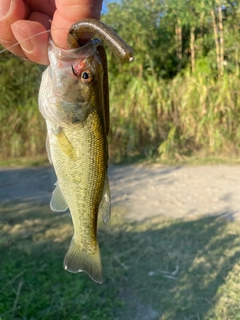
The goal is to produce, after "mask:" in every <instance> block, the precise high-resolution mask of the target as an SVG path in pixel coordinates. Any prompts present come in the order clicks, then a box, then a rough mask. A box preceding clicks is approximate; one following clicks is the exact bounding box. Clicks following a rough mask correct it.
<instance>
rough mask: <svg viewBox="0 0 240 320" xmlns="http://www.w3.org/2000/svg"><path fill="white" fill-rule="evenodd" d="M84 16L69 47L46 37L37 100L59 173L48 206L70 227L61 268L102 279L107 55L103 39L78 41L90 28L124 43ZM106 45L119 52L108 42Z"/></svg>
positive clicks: (106, 212)
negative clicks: (100, 226) (45, 56)
mask: <svg viewBox="0 0 240 320" xmlns="http://www.w3.org/2000/svg"><path fill="white" fill-rule="evenodd" d="M86 20H87V21H86ZM86 20H82V21H80V22H77V23H76V24H74V25H73V26H72V28H70V30H69V33H68V43H69V47H70V49H69V50H64V49H61V48H58V47H56V46H55V45H54V43H53V42H52V41H51V40H50V42H49V48H48V54H49V61H50V65H49V67H48V68H47V69H46V70H45V71H44V73H43V75H42V81H41V85H40V89H39V99H38V102H39V110H40V112H41V114H42V116H43V117H44V118H45V121H46V126H47V142H46V149H47V154H48V158H49V161H50V163H52V164H53V167H54V169H55V172H56V176H57V182H56V187H55V190H54V191H53V194H52V198H51V201H50V207H51V209H52V210H53V211H57V212H64V211H66V210H67V209H68V208H69V210H70V213H71V217H72V221H73V227H74V235H73V237H72V240H71V243H70V246H69V249H68V251H67V253H66V256H65V258H64V269H65V270H67V271H69V272H72V273H77V272H85V273H87V274H88V275H89V277H90V278H91V279H92V280H94V281H95V282H97V283H102V281H103V276H102V263H101V256H100V249H99V244H98V240H97V222H98V215H99V214H100V215H101V216H102V220H103V222H104V224H107V223H108V221H109V219H110V216H111V200H110V198H111V197H110V189H109V181H108V174H107V172H108V142H107V135H108V131H109V95H108V71H107V57H106V51H105V48H104V46H103V43H102V41H101V39H92V40H91V41H89V42H88V43H87V44H85V45H83V46H79V42H80V39H81V33H82V32H86V31H87V32H88V31H92V32H94V33H95V34H96V35H98V36H99V37H100V38H103V39H105V36H106V35H105V33H107V30H108V29H109V30H110V31H109V33H110V35H111V37H113V38H115V39H116V43H118V45H119V44H120V46H121V47H122V46H123V44H124V41H123V40H122V39H121V38H120V37H118V35H116V34H115V33H114V32H113V33H112V30H111V29H110V28H109V27H108V26H106V25H104V24H103V23H101V22H99V21H95V20H93V19H86ZM89 20H91V21H90V24H91V26H90V28H89ZM86 22H88V24H87V28H86ZM84 23H85V24H84ZM99 23H100V29H101V31H96V30H95V29H94V27H93V26H96V25H97V26H98V27H99ZM106 27H107V29H106ZM86 29H87V30H86ZM73 35H74V38H73V37H72V36H73ZM108 45H109V44H108ZM124 45H125V44H124ZM109 46H110V47H111V46H112V47H113V49H114V50H115V51H118V49H116V46H114V45H112V44H111V43H110V45H109ZM127 48H128V46H127V45H126V46H125V47H124V50H125V51H127ZM129 48H130V47H129ZM130 50H131V49H129V51H130ZM129 60H130V58H129Z"/></svg>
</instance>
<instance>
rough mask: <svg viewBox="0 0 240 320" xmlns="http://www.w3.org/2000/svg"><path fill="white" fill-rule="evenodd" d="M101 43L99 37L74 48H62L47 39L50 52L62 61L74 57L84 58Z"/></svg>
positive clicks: (93, 52)
mask: <svg viewBox="0 0 240 320" xmlns="http://www.w3.org/2000/svg"><path fill="white" fill-rule="evenodd" d="M99 43H101V40H100V39H92V40H91V41H89V42H88V43H86V44H85V45H83V46H81V47H79V48H76V49H62V48H59V47H56V45H55V44H54V42H53V41H52V40H49V45H50V46H51V47H52V52H53V53H54V55H55V57H56V58H57V59H59V60H62V61H71V60H74V59H79V58H81V56H82V58H83V59H86V58H88V57H89V56H91V55H93V54H95V53H96V50H97V49H96V47H97V46H98V45H99Z"/></svg>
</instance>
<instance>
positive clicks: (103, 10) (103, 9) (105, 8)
mask: <svg viewBox="0 0 240 320" xmlns="http://www.w3.org/2000/svg"><path fill="white" fill-rule="evenodd" d="M108 2H117V1H114V0H103V5H102V13H107V3H108Z"/></svg>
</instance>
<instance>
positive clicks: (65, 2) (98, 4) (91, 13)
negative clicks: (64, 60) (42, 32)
mask: <svg viewBox="0 0 240 320" xmlns="http://www.w3.org/2000/svg"><path fill="white" fill-rule="evenodd" d="M56 8H57V10H56V11H55V13H54V16H53V20H52V26H51V34H52V39H53V42H54V43H55V45H56V46H57V47H60V48H64V49H67V48H68V45H67V34H68V30H69V29H70V27H71V25H72V24H73V23H75V22H77V21H79V20H82V19H86V18H91V19H98V20H99V19H100V15H101V10H102V0H56Z"/></svg>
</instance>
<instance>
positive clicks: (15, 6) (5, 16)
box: [0, 0, 103, 64]
mask: <svg viewBox="0 0 240 320" xmlns="http://www.w3.org/2000/svg"><path fill="white" fill-rule="evenodd" d="M102 1H103V0H0V43H1V44H2V45H3V46H4V47H5V48H7V49H8V50H9V51H11V52H12V53H14V54H15V55H18V56H20V57H22V58H24V59H27V60H31V61H33V62H36V63H39V64H49V60H48V54H47V48H48V38H49V33H48V32H45V31H46V30H49V29H51V36H52V40H53V42H54V43H55V45H56V46H58V47H61V48H64V49H67V48H68V46H67V33H68V30H69V28H70V26H71V25H72V24H73V23H75V22H76V21H78V20H81V19H86V18H92V19H100V13H101V8H102ZM86 36H87V35H86ZM27 38H30V39H28V40H26V39H27ZM18 42H19V44H18V45H16V46H13V45H14V44H16V43H18Z"/></svg>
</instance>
